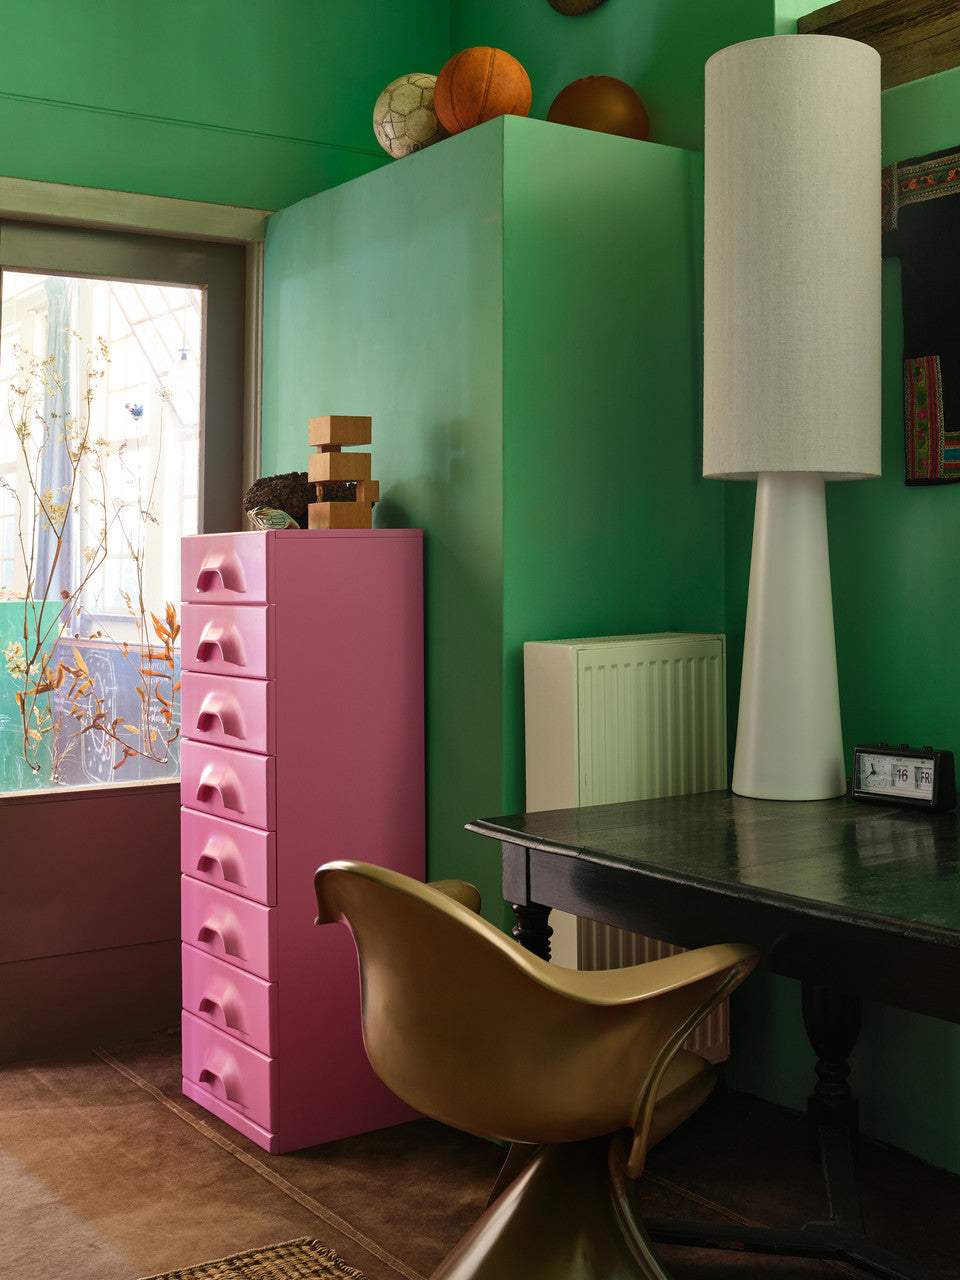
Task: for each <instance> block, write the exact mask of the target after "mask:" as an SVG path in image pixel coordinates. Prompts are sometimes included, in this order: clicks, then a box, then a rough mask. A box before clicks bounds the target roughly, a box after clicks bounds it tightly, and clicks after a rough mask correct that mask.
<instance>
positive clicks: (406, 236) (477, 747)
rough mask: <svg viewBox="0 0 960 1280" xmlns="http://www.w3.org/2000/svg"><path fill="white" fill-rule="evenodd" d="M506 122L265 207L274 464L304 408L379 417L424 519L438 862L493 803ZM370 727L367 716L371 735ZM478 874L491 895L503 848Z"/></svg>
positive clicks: (497, 735)
mask: <svg viewBox="0 0 960 1280" xmlns="http://www.w3.org/2000/svg"><path fill="white" fill-rule="evenodd" d="M500 134H501V125H500V123H498V122H497V123H493V124H491V125H489V126H487V127H486V128H485V129H482V130H481V129H477V130H473V131H472V132H471V133H469V134H466V135H464V136H463V137H461V138H459V139H456V140H452V141H451V142H450V143H449V144H447V143H445V144H442V145H439V146H436V147H433V148H431V149H428V150H426V151H423V152H420V153H419V154H417V155H414V156H410V157H408V158H407V159H406V160H405V161H404V162H403V163H402V164H397V165H395V166H392V167H391V168H390V169H388V170H380V171H378V172H376V173H371V174H369V175H367V176H366V177H365V178H360V179H357V180H356V181H354V182H351V183H347V184H346V185H345V186H342V187H338V188H336V189H335V190H333V191H329V192H324V193H322V194H320V195H318V196H316V197H314V198H312V199H310V200H307V201H304V202H303V203H301V204H298V205H296V206H294V207H293V208H291V209H287V210H285V211H283V212H282V213H279V214H277V215H275V216H274V217H272V218H271V219H270V222H269V228H268V236H267V243H266V262H267V268H266V292H265V302H264V311H265V334H266V346H265V351H264V399H263V419H264V449H263V473H264V474H265V475H271V474H275V473H277V472H284V471H292V470H297V471H305V470H306V468H307V457H308V455H309V453H310V449H309V447H308V445H307V435H306V430H307V420H308V418H310V417H313V416H316V415H320V414H326V413H344V414H369V415H370V416H371V417H372V419H373V445H372V449H371V452H372V455H373V475H374V477H375V478H376V479H378V480H379V481H380V486H381V489H380V492H381V501H380V503H379V504H378V506H377V508H376V521H375V523H377V524H383V525H388V526H389V525H401V526H403V525H407V526H416V527H422V528H424V529H425V530H426V531H427V532H426V541H425V570H426V628H427V635H428V646H429V649H428V655H429V656H428V667H427V714H428V738H427V749H428V775H429V780H430V781H429V797H430V798H429V806H428V814H429V819H428V828H429V829H428V837H429V842H430V843H429V847H430V849H431V874H435V875H447V874H454V873H455V872H456V871H457V870H460V871H461V872H462V871H463V866H462V864H459V865H458V864H457V859H456V857H455V855H454V852H453V851H455V850H456V848H457V847H458V846H459V845H460V844H461V843H462V840H463V839H464V838H465V837H464V836H463V833H462V827H463V823H464V822H466V821H467V820H468V819H469V818H471V817H474V816H478V815H479V814H481V813H483V812H484V811H485V810H489V811H490V812H493V811H494V810H497V811H499V805H500V740H501V710H500V703H501V697H502V689H501V663H500V633H501V626H502V602H501V592H500V579H501V564H502V485H501V467H500V461H501V438H502V388H501V360H502V344H503V322H502V283H501V281H502V198H501V173H502V163H501V149H500V145H499V140H500ZM375 731H376V726H375V725H373V726H371V732H375ZM496 853H497V851H496V850H494V849H492V850H491V851H490V858H489V863H488V873H487V875H486V876H481V877H480V878H481V880H483V881H484V883H483V884H482V886H481V887H482V889H483V891H484V893H485V896H486V898H487V900H488V901H492V902H496V901H497V900H498V898H499V894H498V892H497V877H496V868H495V857H496Z"/></svg>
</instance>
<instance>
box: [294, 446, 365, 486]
mask: <svg viewBox="0 0 960 1280" xmlns="http://www.w3.org/2000/svg"><path fill="white" fill-rule="evenodd" d="M369 479H370V455H369V453H311V454H310V456H309V458H308V459H307V480H308V481H309V482H310V483H311V484H322V483H323V481H324V480H369Z"/></svg>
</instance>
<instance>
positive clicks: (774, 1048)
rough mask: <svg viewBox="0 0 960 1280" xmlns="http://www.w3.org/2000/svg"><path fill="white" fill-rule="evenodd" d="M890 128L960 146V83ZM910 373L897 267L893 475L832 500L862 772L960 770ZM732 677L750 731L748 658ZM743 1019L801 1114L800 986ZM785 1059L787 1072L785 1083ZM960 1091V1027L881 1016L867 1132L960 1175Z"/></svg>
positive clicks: (904, 103)
mask: <svg viewBox="0 0 960 1280" xmlns="http://www.w3.org/2000/svg"><path fill="white" fill-rule="evenodd" d="M882 122H883V162H884V163H885V164H889V163H891V162H892V161H894V160H905V159H908V158H909V157H911V156H915V155H922V154H924V153H926V152H928V151H935V150H941V149H943V148H945V147H948V146H952V145H960V123H958V122H960V70H955V71H949V72H944V73H943V74H941V75H938V76H931V77H929V78H928V79H926V80H922V81H917V82H915V83H913V84H906V85H900V86H898V87H897V88H894V89H890V90H887V91H886V92H885V93H884V94H883V115H882ZM878 213H879V201H878ZM901 357H902V329H901V320H900V294H899V264H898V263H897V262H896V261H894V260H891V261H887V262H885V263H884V269H883V375H882V376H883V409H882V414H883V421H882V433H883V436H882V439H883V457H882V466H883V475H882V477H881V478H879V479H876V480H867V481H857V482H853V483H837V484H831V485H828V486H827V510H828V522H829V536H830V562H831V575H832V580H833V599H834V617H835V625H836V634H837V663H838V669H839V680H840V700H841V713H842V719H843V734H844V750H845V757H846V759H847V761H848V762H852V757H853V748H854V745H855V744H856V743H858V742H871V741H874V742H875V741H879V740H884V741H891V742H911V743H916V744H917V745H923V744H926V743H929V744H931V745H933V746H936V747H941V748H947V749H949V750H952V751H953V752H954V753H955V755H957V757H958V759H960V670H958V668H957V664H956V662H955V661H954V642H955V637H956V635H957V633H958V631H960V591H958V589H957V588H958V586H960V569H958V567H957V565H958V559H957V556H956V555H955V547H956V542H957V529H958V528H960V486H957V485H942V486H934V487H925V488H907V487H906V486H905V485H904V482H903V476H904V464H903V391H902V379H901ZM724 488H725V489H726V491H727V493H726V498H725V510H724V518H725V531H726V566H725V580H726V626H727V633H728V638H729V641H730V650H731V653H732V654H734V655H739V654H740V653H741V652H742V641H743V618H744V615H745V607H746V585H747V576H748V572H749V557H750V537H751V531H752V520H753V510H752V500H753V494H754V486H753V485H736V484H729V485H725V486H724ZM730 666H731V674H732V675H733V677H734V679H733V680H731V690H730V699H731V702H730V706H731V712H732V714H733V715H735V713H736V700H735V693H736V671H737V669H738V667H739V656H736V657H735V658H734V660H733V661H732V662H731V664H730ZM732 740H733V739H731V741H732ZM741 1015H742V1021H741V1024H740V1026H739V1027H738V1028H737V1033H736V1034H737V1036H738V1039H736V1040H735V1044H737V1046H738V1050H737V1053H736V1057H735V1060H734V1061H733V1063H732V1064H731V1080H732V1082H733V1083H734V1084H736V1085H738V1086H739V1087H741V1088H746V1089H750V1090H752V1091H754V1092H758V1093H764V1094H766V1095H767V1096H770V1095H771V1094H773V1096H775V1097H776V1098H777V1099H778V1100H780V1101H782V1102H784V1103H786V1104H787V1105H790V1106H795V1107H799V1106H801V1105H802V1103H803V1098H804V1097H805V1095H806V1093H807V1092H808V1086H809V1080H810V1070H811V1068H812V1061H813V1060H812V1055H811V1052H810V1050H809V1048H808V1046H807V1045H806V1042H805V1041H804V1040H803V1038H802V1036H801V1035H800V1034H799V1033H798V1031H797V1029H796V1027H797V1019H798V1017H799V991H798V989H797V985H796V984H795V983H790V982H787V981H786V980H781V979H775V978H772V977H763V978H761V979H760V980H759V981H756V980H753V981H752V982H751V992H750V998H749V1000H746V1001H744V1002H743V1003H742V1005H741ZM771 1054H772V1055H774V1056H775V1057H776V1058H777V1059H778V1061H777V1063H776V1070H770V1069H769V1068H770V1066H771V1065H772V1064H771V1062H770V1056H771ZM958 1079H960V1027H957V1026H954V1025H952V1024H948V1023H944V1022H939V1021H936V1020H935V1019H930V1018H922V1017H919V1016H916V1015H912V1014H908V1013H905V1012H902V1011H900V1010H896V1009H890V1008H886V1007H884V1006H880V1005H869V1006H868V1007H867V1009H866V1012H865V1023H864V1030H863V1034H862V1035H861V1038H860V1041H859V1043H858V1046H857V1049H856V1051H855V1055H854V1058H853V1073H852V1084H853V1087H854V1089H855V1091H856V1092H857V1094H858V1095H859V1097H860V1100H861V1113H862V1119H863V1126H864V1129H865V1130H866V1132H868V1133H871V1134H873V1135H874V1136H876V1137H879V1138H882V1139H884V1140H886V1141H889V1142H892V1143H894V1144H895V1145H899V1146H903V1147H906V1148H908V1149H909V1150H911V1151H914V1152H916V1153H917V1154H919V1155H922V1156H923V1157H925V1158H926V1159H928V1160H929V1161H931V1162H932V1163H933V1164H936V1165H940V1166H943V1167H945V1168H950V1169H953V1170H955V1171H958V1172H960V1091H958V1090H957V1080H958ZM774 1081H775V1082H776V1084H775V1086H773V1087H771V1082H774ZM921 1082H922V1083H921Z"/></svg>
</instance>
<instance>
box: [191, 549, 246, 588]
mask: <svg viewBox="0 0 960 1280" xmlns="http://www.w3.org/2000/svg"><path fill="white" fill-rule="evenodd" d="M217 579H219V582H220V586H221V588H222V590H224V591H236V592H238V593H243V592H245V591H246V589H247V579H246V577H245V575H244V572H243V565H242V564H241V563H240V561H239V560H238V559H237V557H236V556H235V555H234V554H233V552H231V551H219V552H215V553H213V554H211V555H209V556H207V558H206V559H205V560H204V562H203V564H202V565H201V566H200V572H199V573H198V574H197V590H198V591H215V590H216V589H217Z"/></svg>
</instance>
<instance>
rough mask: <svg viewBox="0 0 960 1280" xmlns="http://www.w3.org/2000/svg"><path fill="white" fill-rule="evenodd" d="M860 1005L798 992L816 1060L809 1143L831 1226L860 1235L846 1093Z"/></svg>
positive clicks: (853, 1133)
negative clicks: (817, 1158)
mask: <svg viewBox="0 0 960 1280" xmlns="http://www.w3.org/2000/svg"><path fill="white" fill-rule="evenodd" d="M862 1017H863V1001H862V1000H861V999H860V997H859V996H850V995H844V994H843V993H842V992H837V991H831V990H829V989H828V988H826V987H815V986H811V985H809V984H807V983H804V986H803V1022H804V1026H805V1027H806V1030H807V1037H808V1038H809V1040H810V1044H811V1045H812V1046H813V1050H814V1052H815V1053H816V1055H817V1067H816V1070H817V1085H816V1088H815V1089H814V1091H813V1094H812V1095H811V1096H810V1097H809V1098H808V1099H807V1123H808V1127H809V1134H810V1143H811V1146H812V1147H813V1148H814V1149H819V1154H820V1159H821V1161H822V1164H823V1176H824V1184H825V1187H826V1192H827V1199H828V1202H829V1206H830V1221H831V1222H832V1223H834V1224H835V1225H836V1226H837V1227H839V1228H842V1229H843V1230H846V1231H850V1232H853V1233H854V1234H857V1235H862V1234H863V1229H864V1228H863V1214H862V1212H861V1208H860V1193H859V1191H858V1189H857V1176H856V1169H855V1167H854V1156H853V1144H854V1141H855V1139H856V1137H857V1128H858V1122H859V1108H858V1104H857V1100H856V1098H855V1097H854V1096H853V1094H852V1093H851V1092H850V1083H849V1075H850V1065H849V1063H848V1061H847V1059H848V1058H849V1057H850V1054H851V1053H852V1052H853V1047H854V1045H855V1044H856V1043H857V1036H858V1035H859V1033H860V1023H861V1020H862Z"/></svg>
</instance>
